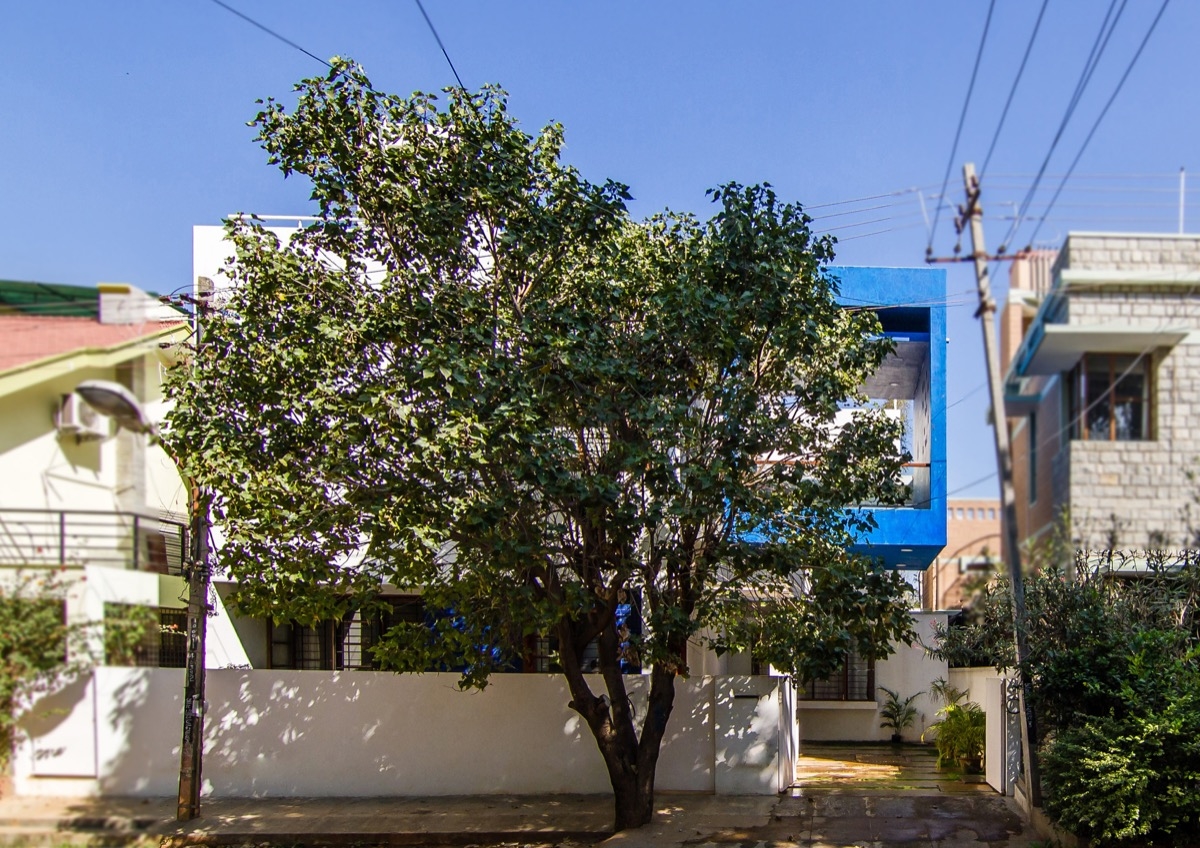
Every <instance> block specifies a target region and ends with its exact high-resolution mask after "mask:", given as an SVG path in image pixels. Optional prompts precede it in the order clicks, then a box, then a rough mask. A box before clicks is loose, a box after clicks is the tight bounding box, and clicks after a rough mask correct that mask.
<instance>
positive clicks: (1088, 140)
mask: <svg viewBox="0 0 1200 848" xmlns="http://www.w3.org/2000/svg"><path fill="white" fill-rule="evenodd" d="M1170 2H1171V0H1163V2H1162V5H1161V6H1159V7H1158V14H1157V15H1155V16H1154V20H1153V21H1151V22H1150V28H1149V29H1148V30H1146V34H1145V36H1143V37H1142V43H1141V44H1139V45H1138V49H1137V52H1136V53H1134V54H1133V58H1132V59H1130V60H1129V64H1128V65H1127V66H1126V67H1125V73H1123V74H1122V75H1121V80H1120V82H1118V83H1117V87H1116V88H1115V89H1113V93H1112V95H1111V96H1110V97H1109V98H1108V102H1107V103H1105V104H1104V108H1103V109H1101V110H1100V114H1099V116H1097V118H1096V121H1095V123H1093V124H1092V128H1091V130H1089V131H1088V134H1087V138H1085V139H1084V140H1083V144H1082V145H1081V146H1080V148H1079V152H1078V153H1076V154H1075V158H1074V159H1072V160H1071V167H1069V168H1067V173H1066V174H1065V175H1063V178H1062V182H1060V183H1059V184H1058V189H1057V190H1056V191H1055V192H1054V196H1053V197H1051V198H1050V203H1049V205H1047V207H1046V211H1045V213H1043V215H1045V214H1049V212H1050V210H1051V209H1053V208H1054V204H1055V203H1056V202H1057V201H1058V197H1059V195H1060V194H1062V190H1063V186H1065V185H1066V184H1067V180H1069V179H1070V178H1071V173H1072V172H1073V171H1074V170H1075V166H1076V165H1078V164H1079V160H1080V158H1081V157H1082V156H1083V153H1084V151H1085V150H1087V147H1088V144H1090V143H1091V141H1092V136H1094V135H1095V134H1096V130H1097V129H1099V128H1100V123H1101V121H1103V120H1104V116H1105V115H1107V114H1108V110H1109V108H1110V107H1111V106H1112V105H1113V101H1115V100H1116V99H1117V95H1118V94H1120V93H1121V89H1122V87H1124V85H1125V81H1126V80H1127V79H1129V75H1130V73H1132V72H1133V68H1134V66H1135V65H1136V64H1137V61H1138V59H1139V58H1140V57H1141V55H1142V51H1144V50H1145V49H1146V44H1147V43H1149V41H1150V36H1152V35H1153V34H1154V30H1155V28H1157V27H1158V22H1159V21H1160V20H1162V16H1163V13H1164V12H1166V11H1167V6H1168V5H1169V4H1170ZM1042 220H1043V221H1044V220H1045V218H1044V217H1043V219H1042ZM1041 229H1042V224H1041V222H1038V225H1037V226H1036V227H1034V230H1033V235H1031V236H1030V237H1029V241H1030V242H1032V241H1033V240H1034V239H1035V238H1037V234H1038V233H1039V232H1040V231H1041Z"/></svg>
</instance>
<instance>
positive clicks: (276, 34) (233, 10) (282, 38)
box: [212, 0, 333, 70]
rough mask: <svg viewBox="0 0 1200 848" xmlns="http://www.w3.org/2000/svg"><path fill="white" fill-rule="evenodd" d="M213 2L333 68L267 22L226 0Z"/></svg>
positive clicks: (214, 0)
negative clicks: (244, 11) (225, 0)
mask: <svg viewBox="0 0 1200 848" xmlns="http://www.w3.org/2000/svg"><path fill="white" fill-rule="evenodd" d="M212 2H213V3H216V4H217V5H218V6H220V7H221V8H222V9H224V10H225V11H227V12H229V13H230V14H232V15H237V16H238V17H239V18H241V19H242V20H243V21H245V22H246V23H248V24H250V25H251V26H256V27H258V28H259V29H261V30H262V31H263V32H265V33H266V34H267V35H269V36H271V37H272V38H277V39H279V40H280V41H282V42H283V43H284V44H286V45H287V46H288V47H294V48H295V49H297V50H299V51H300V52H301V53H303V54H304V55H305V56H308V57H309V58H312V59H316V60H317V61H318V62H320V63H321V64H322V65H324V66H325V67H327V68H329V69H330V70H333V65H331V64H330V63H329V62H327V61H325V60H324V59H322V58H321V57H320V56H318V55H317V54H316V53H310V52H309V51H307V50H305V49H304V48H303V47H301V46H300V45H299V44H297V43H296V42H294V41H292V40H291V39H290V38H287V37H286V36H283V35H280V34H279V33H277V32H276V31H275V30H273V29H271V28H270V27H268V26H266V25H265V24H260V23H259V22H258V21H256V20H254V18H252V17H250V16H249V15H244V14H242V13H241V12H239V11H238V10H237V9H235V8H233V7H232V6H230V5H229V4H228V3H226V2H224V0H212Z"/></svg>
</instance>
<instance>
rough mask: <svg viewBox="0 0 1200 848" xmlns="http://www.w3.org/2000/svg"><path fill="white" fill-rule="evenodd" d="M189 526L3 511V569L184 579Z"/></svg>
mask: <svg viewBox="0 0 1200 848" xmlns="http://www.w3.org/2000/svg"><path fill="white" fill-rule="evenodd" d="M186 551H187V525H186V524H185V523H184V522H182V521H177V520H174V519H170V518H159V517H155V516H149V515H141V514H138V513H135V512H104V511H101V510H81V509H68V510H54V509H0V565H8V566H18V567H20V566H39V567H53V566H80V565H103V566H107V567H109V568H125V569H133V570H135V571H151V572H156V573H159V574H180V573H182V564H183V557H184V554H185V552H186Z"/></svg>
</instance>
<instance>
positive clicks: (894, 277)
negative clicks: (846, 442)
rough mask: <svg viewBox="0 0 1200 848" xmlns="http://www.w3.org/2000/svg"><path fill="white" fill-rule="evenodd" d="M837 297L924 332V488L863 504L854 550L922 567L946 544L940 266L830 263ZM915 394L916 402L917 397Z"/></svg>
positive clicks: (902, 565) (942, 275)
mask: <svg viewBox="0 0 1200 848" xmlns="http://www.w3.org/2000/svg"><path fill="white" fill-rule="evenodd" d="M831 274H832V276H834V277H835V278H837V279H838V280H839V281H840V286H839V290H840V295H839V298H838V299H839V301H840V302H841V303H843V304H845V305H846V306H852V307H860V308H861V307H868V308H870V307H881V310H880V312H879V315H880V318H881V320H883V321H884V322H885V330H888V329H889V327H888V324H893V325H905V324H907V325H911V326H920V325H921V324H922V323H925V324H926V326H927V327H928V333H929V394H928V403H929V425H930V428H929V463H930V467H929V494H928V498H927V499H922V500H921V501H920V502H917V503H915V504H914V505H913V506H905V507H879V508H870V509H866V510H864V511H865V512H867V513H868V514H869V515H870V516H871V517H872V518H873V519H874V521H875V523H876V527H875V529H874V530H873V531H871V532H870V533H869V534H867V536H866V537H865V538H864V539H863V540H862V542H861V544H859V545H856V546H855V548H854V550H856V551H858V552H860V553H864V554H867V555H870V556H876V557H880V558H881V559H882V560H883V562H884V563H885V564H886V565H888V566H889V567H892V568H902V569H926V568H928V567H929V565H930V564H931V563H932V562H933V560H934V558H935V557H936V556H937V555H938V554H939V553H940V552H941V550H942V548H943V547H945V545H946V305H945V304H946V272H945V271H944V270H943V269H941V268H833V269H831ZM921 402H922V401H921V400H920V399H919V400H918V401H917V403H918V404H919V403H921Z"/></svg>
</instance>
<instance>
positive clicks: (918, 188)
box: [804, 183, 937, 210]
mask: <svg viewBox="0 0 1200 848" xmlns="http://www.w3.org/2000/svg"><path fill="white" fill-rule="evenodd" d="M935 185H937V184H936V183H931V184H930V185H924V186H913V187H912V188H902V189H899V190H898V191H889V192H885V193H884V194H869V195H867V196H866V197H856V198H854V199H852V200H836V201H834V202H833V203H816V204H813V205H812V206H805V207H804V208H805V210H809V209H827V208H829V207H830V206H846V205H847V204H850V203H864V202H866V201H868V200H880V199H882V198H885V197H899V196H900V195H904V194H916V193H917V192H918V191H924V190H925V189H928V188H933V187H934V186H935Z"/></svg>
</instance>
